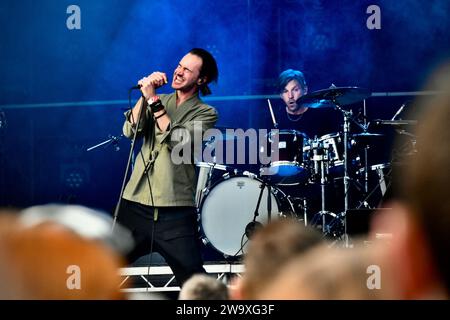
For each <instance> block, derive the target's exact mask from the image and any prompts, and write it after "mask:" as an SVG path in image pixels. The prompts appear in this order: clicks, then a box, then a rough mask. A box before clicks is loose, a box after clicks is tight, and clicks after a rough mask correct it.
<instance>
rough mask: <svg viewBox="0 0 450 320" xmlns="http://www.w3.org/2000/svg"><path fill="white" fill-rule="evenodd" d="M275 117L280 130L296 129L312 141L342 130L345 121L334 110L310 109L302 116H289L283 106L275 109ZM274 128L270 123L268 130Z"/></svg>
mask: <svg viewBox="0 0 450 320" xmlns="http://www.w3.org/2000/svg"><path fill="white" fill-rule="evenodd" d="M274 115H275V119H276V121H277V123H278V129H279V130H284V129H294V130H297V131H300V132H303V133H304V134H306V135H307V136H308V138H310V139H313V138H314V137H316V136H317V137H321V136H323V135H326V134H332V133H336V132H339V131H341V130H342V128H341V127H342V123H343V119H340V117H342V116H341V114H340V112H339V111H337V110H335V109H333V108H319V109H311V108H309V109H308V110H306V111H305V112H304V113H303V114H302V115H291V114H289V115H288V113H287V112H286V107H285V106H282V107H275V108H274ZM272 128H274V125H273V123H272V121H270V123H269V124H268V127H267V129H268V130H269V129H272Z"/></svg>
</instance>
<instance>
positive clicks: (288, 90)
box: [274, 69, 340, 138]
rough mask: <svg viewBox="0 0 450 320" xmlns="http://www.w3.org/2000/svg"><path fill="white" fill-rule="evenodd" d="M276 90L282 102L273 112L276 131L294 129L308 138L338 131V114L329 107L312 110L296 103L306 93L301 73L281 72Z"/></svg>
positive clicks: (288, 70) (306, 89)
mask: <svg viewBox="0 0 450 320" xmlns="http://www.w3.org/2000/svg"><path fill="white" fill-rule="evenodd" d="M277 90H278V93H279V94H280V98H281V99H282V100H283V102H284V106H283V107H279V108H275V110H274V115H275V120H276V122H277V124H278V127H277V128H278V129H280V130H282V129H295V130H298V131H300V132H303V133H305V134H306V135H307V136H308V137H309V138H314V137H316V136H317V137H321V136H323V135H326V134H329V133H334V132H338V131H340V122H339V114H338V112H337V111H336V110H334V109H333V108H332V107H331V106H330V107H322V108H317V109H316V108H314V109H312V108H308V107H305V106H302V105H301V104H298V103H297V100H298V99H299V98H300V97H301V96H303V95H305V94H307V93H308V86H307V85H306V80H305V76H304V75H303V73H302V72H301V71H299V70H293V69H287V70H284V71H283V72H281V73H280V75H279V77H278V81H277ZM323 106H325V105H323Z"/></svg>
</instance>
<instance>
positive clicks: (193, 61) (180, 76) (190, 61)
mask: <svg viewBox="0 0 450 320" xmlns="http://www.w3.org/2000/svg"><path fill="white" fill-rule="evenodd" d="M202 63H203V62H202V59H201V58H200V57H198V56H196V55H193V54H190V53H188V54H187V55H185V56H184V57H183V59H181V61H180V62H179V63H178V66H177V68H176V69H175V71H174V73H173V80H172V88H173V89H175V90H180V91H185V92H186V91H190V90H192V89H196V88H197V81H198V79H199V76H200V70H201V67H202Z"/></svg>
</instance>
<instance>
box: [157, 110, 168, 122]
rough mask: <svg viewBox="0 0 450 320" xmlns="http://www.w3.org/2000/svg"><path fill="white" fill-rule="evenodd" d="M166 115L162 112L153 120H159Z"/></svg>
mask: <svg viewBox="0 0 450 320" xmlns="http://www.w3.org/2000/svg"><path fill="white" fill-rule="evenodd" d="M166 114H167V112H166V110H164V112H163V113H161V114H160V115H159V116H157V117H155V120H158V119H159V118H161V117H162V116H164V115H166Z"/></svg>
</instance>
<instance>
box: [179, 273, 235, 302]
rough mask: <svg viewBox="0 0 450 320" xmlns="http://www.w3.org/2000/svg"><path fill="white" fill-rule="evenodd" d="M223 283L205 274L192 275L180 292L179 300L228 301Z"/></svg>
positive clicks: (226, 289)
mask: <svg viewBox="0 0 450 320" xmlns="http://www.w3.org/2000/svg"><path fill="white" fill-rule="evenodd" d="M228 298H229V297H228V287H227V285H226V284H225V283H223V282H221V281H219V280H217V279H215V278H213V277H211V276H208V275H206V274H194V275H193V276H192V277H190V278H189V279H188V280H187V281H186V282H185V283H184V284H183V287H182V288H181V290H180V294H179V297H178V299H179V300H228Z"/></svg>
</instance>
